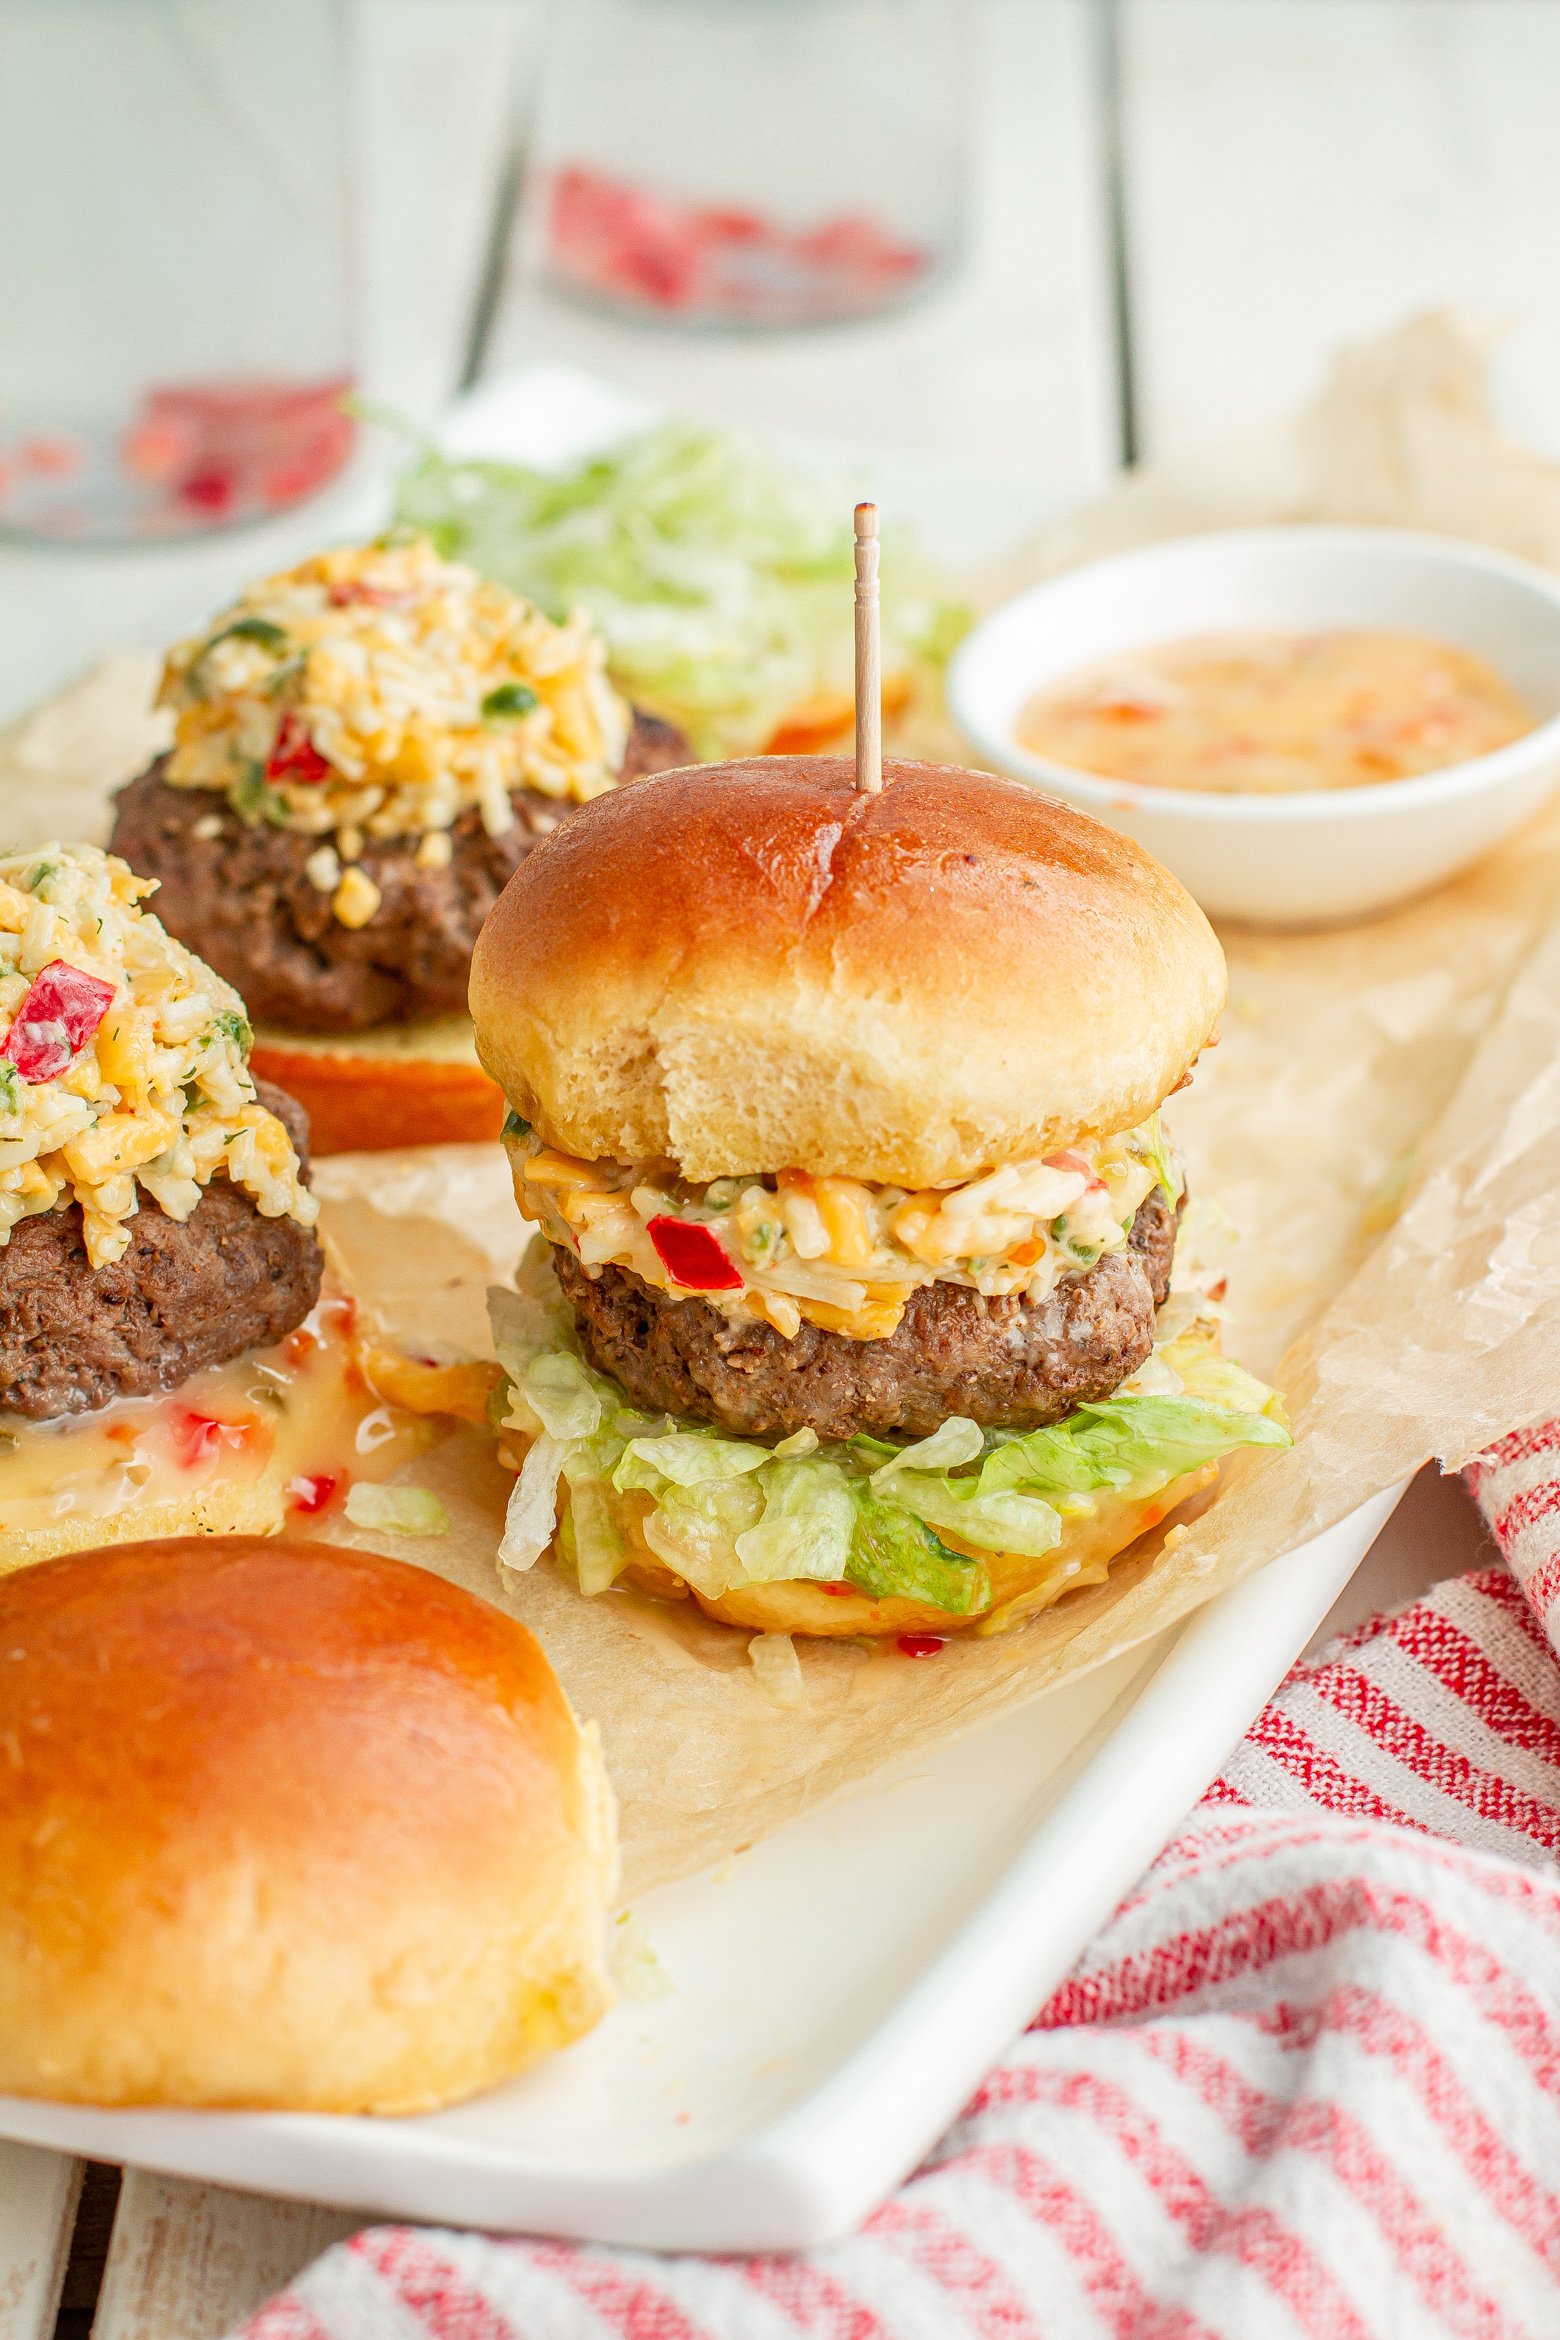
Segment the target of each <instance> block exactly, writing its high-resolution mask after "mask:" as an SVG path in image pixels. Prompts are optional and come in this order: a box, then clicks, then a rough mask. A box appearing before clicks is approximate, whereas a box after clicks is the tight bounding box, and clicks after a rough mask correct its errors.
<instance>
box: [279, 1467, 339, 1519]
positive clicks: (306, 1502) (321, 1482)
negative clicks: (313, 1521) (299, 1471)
mask: <svg viewBox="0 0 1560 2340" xmlns="http://www.w3.org/2000/svg"><path fill="white" fill-rule="evenodd" d="M340 1485H341V1478H340V1474H339V1473H338V1472H333V1471H320V1472H317V1473H316V1474H315V1475H314V1476H313V1477H310V1476H308V1475H304V1476H301V1477H299V1478H296V1479H289V1480H288V1482H287V1508H288V1510H289V1511H297V1512H302V1513H303V1514H304V1516H305V1517H306V1518H312V1517H313V1516H314V1514H315V1513H316V1512H318V1511H323V1510H324V1509H325V1507H326V1505H327V1504H328V1503H330V1502H331V1501H332V1499H333V1498H334V1496H335V1493H336V1490H337V1488H338V1487H339V1486H340Z"/></svg>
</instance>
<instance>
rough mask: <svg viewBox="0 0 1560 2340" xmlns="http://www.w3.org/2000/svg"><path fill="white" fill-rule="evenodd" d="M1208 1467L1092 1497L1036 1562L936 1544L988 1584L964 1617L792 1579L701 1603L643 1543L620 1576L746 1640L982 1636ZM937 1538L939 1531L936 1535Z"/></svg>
mask: <svg viewBox="0 0 1560 2340" xmlns="http://www.w3.org/2000/svg"><path fill="white" fill-rule="evenodd" d="M1218 1471H1219V1466H1218V1464H1217V1463H1203V1464H1201V1465H1200V1466H1199V1467H1198V1468H1197V1469H1196V1470H1194V1471H1187V1472H1185V1473H1184V1474H1183V1476H1182V1477H1180V1478H1179V1479H1172V1480H1171V1481H1170V1483H1169V1485H1168V1486H1166V1487H1161V1488H1160V1489H1159V1491H1158V1493H1157V1494H1155V1495H1148V1496H1143V1495H1138V1496H1130V1497H1128V1496H1122V1495H1111V1494H1105V1493H1098V1494H1096V1495H1094V1496H1093V1497H1091V1499H1090V1500H1091V1504H1092V1510H1091V1512H1090V1514H1089V1516H1088V1517H1087V1518H1078V1519H1073V1520H1069V1521H1067V1522H1066V1524H1065V1525H1064V1527H1063V1529H1062V1537H1061V1541H1060V1543H1058V1544H1055V1545H1053V1546H1052V1548H1051V1550H1050V1551H1049V1552H1046V1553H1044V1554H1042V1555H1041V1556H1040V1557H1039V1558H1038V1559H1037V1558H1035V1557H1033V1556H1032V1555H1030V1554H1027V1553H1022V1552H977V1551H976V1550H975V1547H974V1546H973V1545H972V1544H961V1543H960V1541H959V1538H958V1537H957V1536H945V1538H944V1540H945V1541H946V1542H948V1543H950V1544H953V1545H954V1546H955V1547H956V1548H957V1549H958V1550H960V1551H965V1552H969V1553H971V1554H972V1555H973V1557H974V1558H976V1559H978V1560H979V1561H980V1562H981V1563H982V1564H983V1566H984V1568H985V1570H986V1574H987V1575H988V1577H989V1578H990V1579H991V1600H990V1603H989V1605H988V1606H987V1607H986V1608H985V1609H983V1610H981V1611H980V1612H979V1613H978V1614H977V1615H975V1616H971V1617H951V1616H950V1615H949V1614H948V1612H947V1610H946V1609H935V1608H933V1607H932V1606H931V1604H930V1603H929V1602H927V1601H906V1600H898V1599H893V1600H882V1601H876V1600H874V1599H873V1598H872V1596H871V1595H870V1593H863V1592H857V1591H855V1590H854V1589H843V1588H842V1589H840V1590H834V1589H832V1588H831V1587H829V1586H827V1585H822V1584H816V1583H811V1582H808V1581H805V1580H804V1579H802V1578H799V1577H789V1578H784V1579H781V1580H780V1581H778V1582H775V1583H771V1584H748V1585H744V1586H743V1587H742V1588H741V1590H740V1591H738V1592H729V1593H723V1594H722V1595H721V1596H720V1597H719V1598H718V1599H710V1598H708V1597H707V1596H706V1595H705V1594H703V1593H701V1592H699V1591H697V1590H696V1588H695V1587H694V1586H692V1585H689V1584H686V1583H685V1582H684V1580H683V1578H681V1577H679V1576H674V1575H673V1573H672V1571H671V1570H670V1569H669V1568H668V1567H667V1566H666V1564H665V1562H664V1561H662V1560H660V1559H658V1558H657V1557H656V1555H655V1554H654V1553H652V1552H651V1551H650V1549H649V1547H648V1546H646V1547H645V1548H644V1551H643V1553H642V1555H641V1557H640V1559H639V1560H638V1561H637V1562H636V1563H635V1564H634V1565H633V1566H632V1567H631V1568H630V1569H629V1570H628V1577H629V1580H630V1581H631V1582H633V1583H634V1584H636V1585H637V1586H638V1587H639V1589H640V1590H641V1591H644V1592H650V1593H658V1594H660V1595H662V1596H663V1597H665V1596H667V1595H672V1596H679V1595H681V1594H682V1593H683V1592H690V1593H692V1594H693V1598H694V1599H695V1600H696V1601H697V1602H698V1604H699V1607H700V1608H701V1609H702V1610H703V1611H704V1612H705V1614H706V1616H709V1617H716V1618H719V1620H720V1622H721V1623H722V1624H724V1625H740V1626H743V1627H744V1628H745V1629H746V1630H747V1631H748V1632H750V1633H800V1634H803V1635H807V1636H811V1637H812V1638H814V1639H818V1638H823V1639H825V1640H841V1639H844V1638H845V1637H847V1636H854V1635H856V1634H861V1633H867V1634H875V1635H877V1636H879V1637H883V1636H886V1635H889V1634H900V1633H935V1634H937V1635H938V1636H939V1637H940V1638H953V1637H956V1636H958V1635H961V1634H966V1633H981V1632H988V1633H989V1632H992V1631H994V1630H996V1629H997V1628H999V1627H1000V1626H1003V1625H1010V1624H1017V1623H1019V1621H1020V1620H1021V1619H1022V1618H1024V1617H1030V1616H1034V1615H1035V1614H1037V1612H1038V1611H1039V1610H1041V1609H1048V1608H1050V1607H1051V1605H1052V1603H1053V1602H1054V1601H1059V1600H1061V1599H1062V1597H1063V1596H1064V1595H1065V1594H1067V1593H1069V1592H1075V1591H1076V1590H1077V1589H1078V1587H1079V1586H1080V1585H1086V1584H1100V1583H1102V1582H1103V1581H1104V1579H1105V1577H1106V1575H1107V1574H1108V1572H1109V1568H1110V1564H1111V1562H1112V1561H1113V1560H1117V1559H1119V1558H1120V1557H1121V1555H1122V1553H1123V1552H1125V1551H1126V1550H1127V1548H1128V1546H1129V1545H1131V1544H1135V1543H1136V1542H1137V1540H1138V1538H1139V1537H1140V1536H1145V1535H1147V1534H1148V1532H1149V1530H1150V1529H1152V1528H1157V1527H1159V1526H1161V1525H1162V1524H1163V1522H1164V1521H1165V1520H1167V1519H1168V1518H1169V1516H1170V1514H1171V1512H1172V1511H1175V1510H1177V1509H1178V1508H1179V1507H1180V1506H1181V1505H1182V1504H1183V1503H1187V1502H1189V1501H1190V1499H1191V1498H1192V1497H1193V1496H1195V1495H1200V1494H1201V1493H1202V1491H1203V1490H1204V1488H1207V1487H1211V1486H1212V1484H1213V1482H1214V1480H1215V1479H1216V1478H1217V1477H1218ZM939 1532H940V1533H941V1532H942V1531H939Z"/></svg>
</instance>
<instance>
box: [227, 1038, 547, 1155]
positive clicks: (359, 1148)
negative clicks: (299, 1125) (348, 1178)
mask: <svg viewBox="0 0 1560 2340" xmlns="http://www.w3.org/2000/svg"><path fill="white" fill-rule="evenodd" d="M249 1062H250V1069H251V1071H252V1072H253V1073H254V1075H255V1077H256V1079H257V1080H266V1081H275V1082H276V1084H277V1085H278V1087H280V1088H283V1089H286V1090H287V1091H288V1092H289V1093H290V1094H291V1095H292V1096H294V1097H296V1098H297V1100H298V1102H299V1104H300V1105H301V1106H302V1107H303V1109H304V1111H305V1112H306V1113H307V1114H308V1116H309V1142H310V1148H311V1150H312V1151H313V1152H314V1153H316V1154H355V1153H383V1152H384V1151H386V1150H387V1149H388V1148H389V1147H392V1146H436V1145H472V1144H478V1143H481V1142H482V1141H483V1140H485V1139H490V1138H496V1137H497V1136H498V1133H499V1131H500V1130H501V1129H502V1128H503V1126H504V1115H505V1112H506V1111H507V1107H506V1105H505V1103H504V1097H503V1092H502V1091H501V1090H500V1089H499V1088H498V1086H497V1084H496V1083H495V1082H493V1081H490V1080H489V1079H488V1076H487V1074H486V1073H485V1072H484V1071H483V1070H482V1067H481V1065H480V1064H478V1062H477V1051H476V1045H475V1042H474V1041H473V1038H472V1032H471V1022H470V1019H469V1017H466V1016H429V1017H425V1018H423V1019H421V1020H420V1021H418V1022H414V1023H409V1024H383V1025H380V1026H378V1027H376V1028H375V1029H373V1030H371V1031H367V1032H284V1031H279V1030H277V1029H275V1028H274V1027H273V1028H271V1029H269V1030H266V1029H262V1030H261V1031H259V1032H257V1033H256V1034H255V1044H254V1049H253V1052H252V1053H251V1056H250V1060H249Z"/></svg>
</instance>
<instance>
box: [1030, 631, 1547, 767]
mask: <svg viewBox="0 0 1560 2340" xmlns="http://www.w3.org/2000/svg"><path fill="white" fill-rule="evenodd" d="M1536 721H1537V719H1536V718H1535V717H1534V715H1533V714H1532V713H1531V711H1530V710H1529V709H1528V708H1527V707H1525V706H1524V705H1523V703H1522V701H1521V699H1519V698H1518V696H1517V694H1516V692H1515V691H1514V690H1513V689H1512V688H1511V685H1510V684H1509V683H1508V682H1507V681H1506V679H1505V677H1504V676H1503V675H1501V674H1498V673H1497V672H1496V670H1495V669H1494V667H1492V666H1489V665H1487V664H1486V663H1485V661H1484V660H1483V659H1482V658H1476V657H1475V656H1474V655H1473V654H1472V653H1471V652H1470V651H1467V650H1458V649H1454V648H1453V647H1452V645H1451V644H1450V643H1447V642H1436V641H1431V640H1429V639H1427V638H1426V637H1424V636H1422V635H1418V634H1390V633H1368V632H1352V633H1326V634H1321V633H1318V634H1288V633H1256V632H1252V633H1228V634H1200V635H1195V636H1192V637H1190V638H1188V639H1187V640H1184V641H1179V642H1161V643H1153V644H1150V645H1148V646H1146V647H1145V648H1143V649H1141V650H1135V651H1131V652H1123V653H1121V654H1119V655H1118V656H1116V657H1114V658H1111V659H1108V660H1102V661H1101V662H1100V663H1098V664H1097V665H1094V666H1089V667H1085V668H1084V669H1082V670H1081V671H1080V672H1078V673H1076V674H1071V675H1067V676H1065V677H1064V678H1063V679H1062V680H1061V681H1060V682H1055V683H1050V684H1048V685H1047V686H1046V688H1045V689H1044V690H1042V691H1038V692H1036V694H1035V696H1034V697H1033V698H1032V699H1031V700H1030V701H1029V704H1028V705H1027V706H1026V707H1025V709H1024V711H1023V713H1022V715H1021V716H1020V717H1019V721H1018V738H1019V741H1020V743H1021V744H1022V745H1023V746H1024V747H1026V748H1028V749H1030V750H1031V752H1032V753H1034V754H1036V755H1041V756H1047V757H1049V758H1050V759H1051V761H1052V762H1053V763H1058V764H1068V765H1071V766H1072V767H1073V768H1074V769H1075V770H1078V771H1081V772H1093V773H1096V774H1098V775H1099V776H1100V777H1101V778H1102V779H1107V780H1132V781H1137V782H1139V783H1140V784H1141V785H1143V786H1144V787H1149V788H1197V789H1209V790H1215V791H1218V792H1219V793H1221V794H1233V793H1235V792H1237V791H1243V792H1248V793H1251V794H1254V795H1262V796H1273V795H1279V794H1282V793H1285V792H1287V791H1290V790H1294V789H1314V788H1362V787H1366V786H1368V785H1370V784H1372V783H1374V782H1376V781H1381V780H1405V779H1408V778H1409V777H1411V776H1412V775H1413V774H1414V773H1417V772H1439V771H1441V770H1443V769H1444V768H1445V767H1446V766H1447V765H1450V764H1461V763H1466V762H1467V761H1468V760H1469V759H1470V758H1472V757H1474V756H1483V755H1488V754H1489V753H1490V751H1491V749H1493V748H1500V747H1506V746H1507V745H1509V743H1510V742H1511V741H1512V740H1514V739H1521V738H1523V737H1524V736H1525V734H1526V733H1528V732H1530V731H1532V730H1534V729H1535V728H1536Z"/></svg>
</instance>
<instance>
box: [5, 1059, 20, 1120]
mask: <svg viewBox="0 0 1560 2340" xmlns="http://www.w3.org/2000/svg"><path fill="white" fill-rule="evenodd" d="M21 1110H22V1077H21V1074H20V1073H19V1072H18V1071H17V1069H16V1067H15V1065H14V1064H3V1063H0V1113H20V1112H21Z"/></svg>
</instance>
